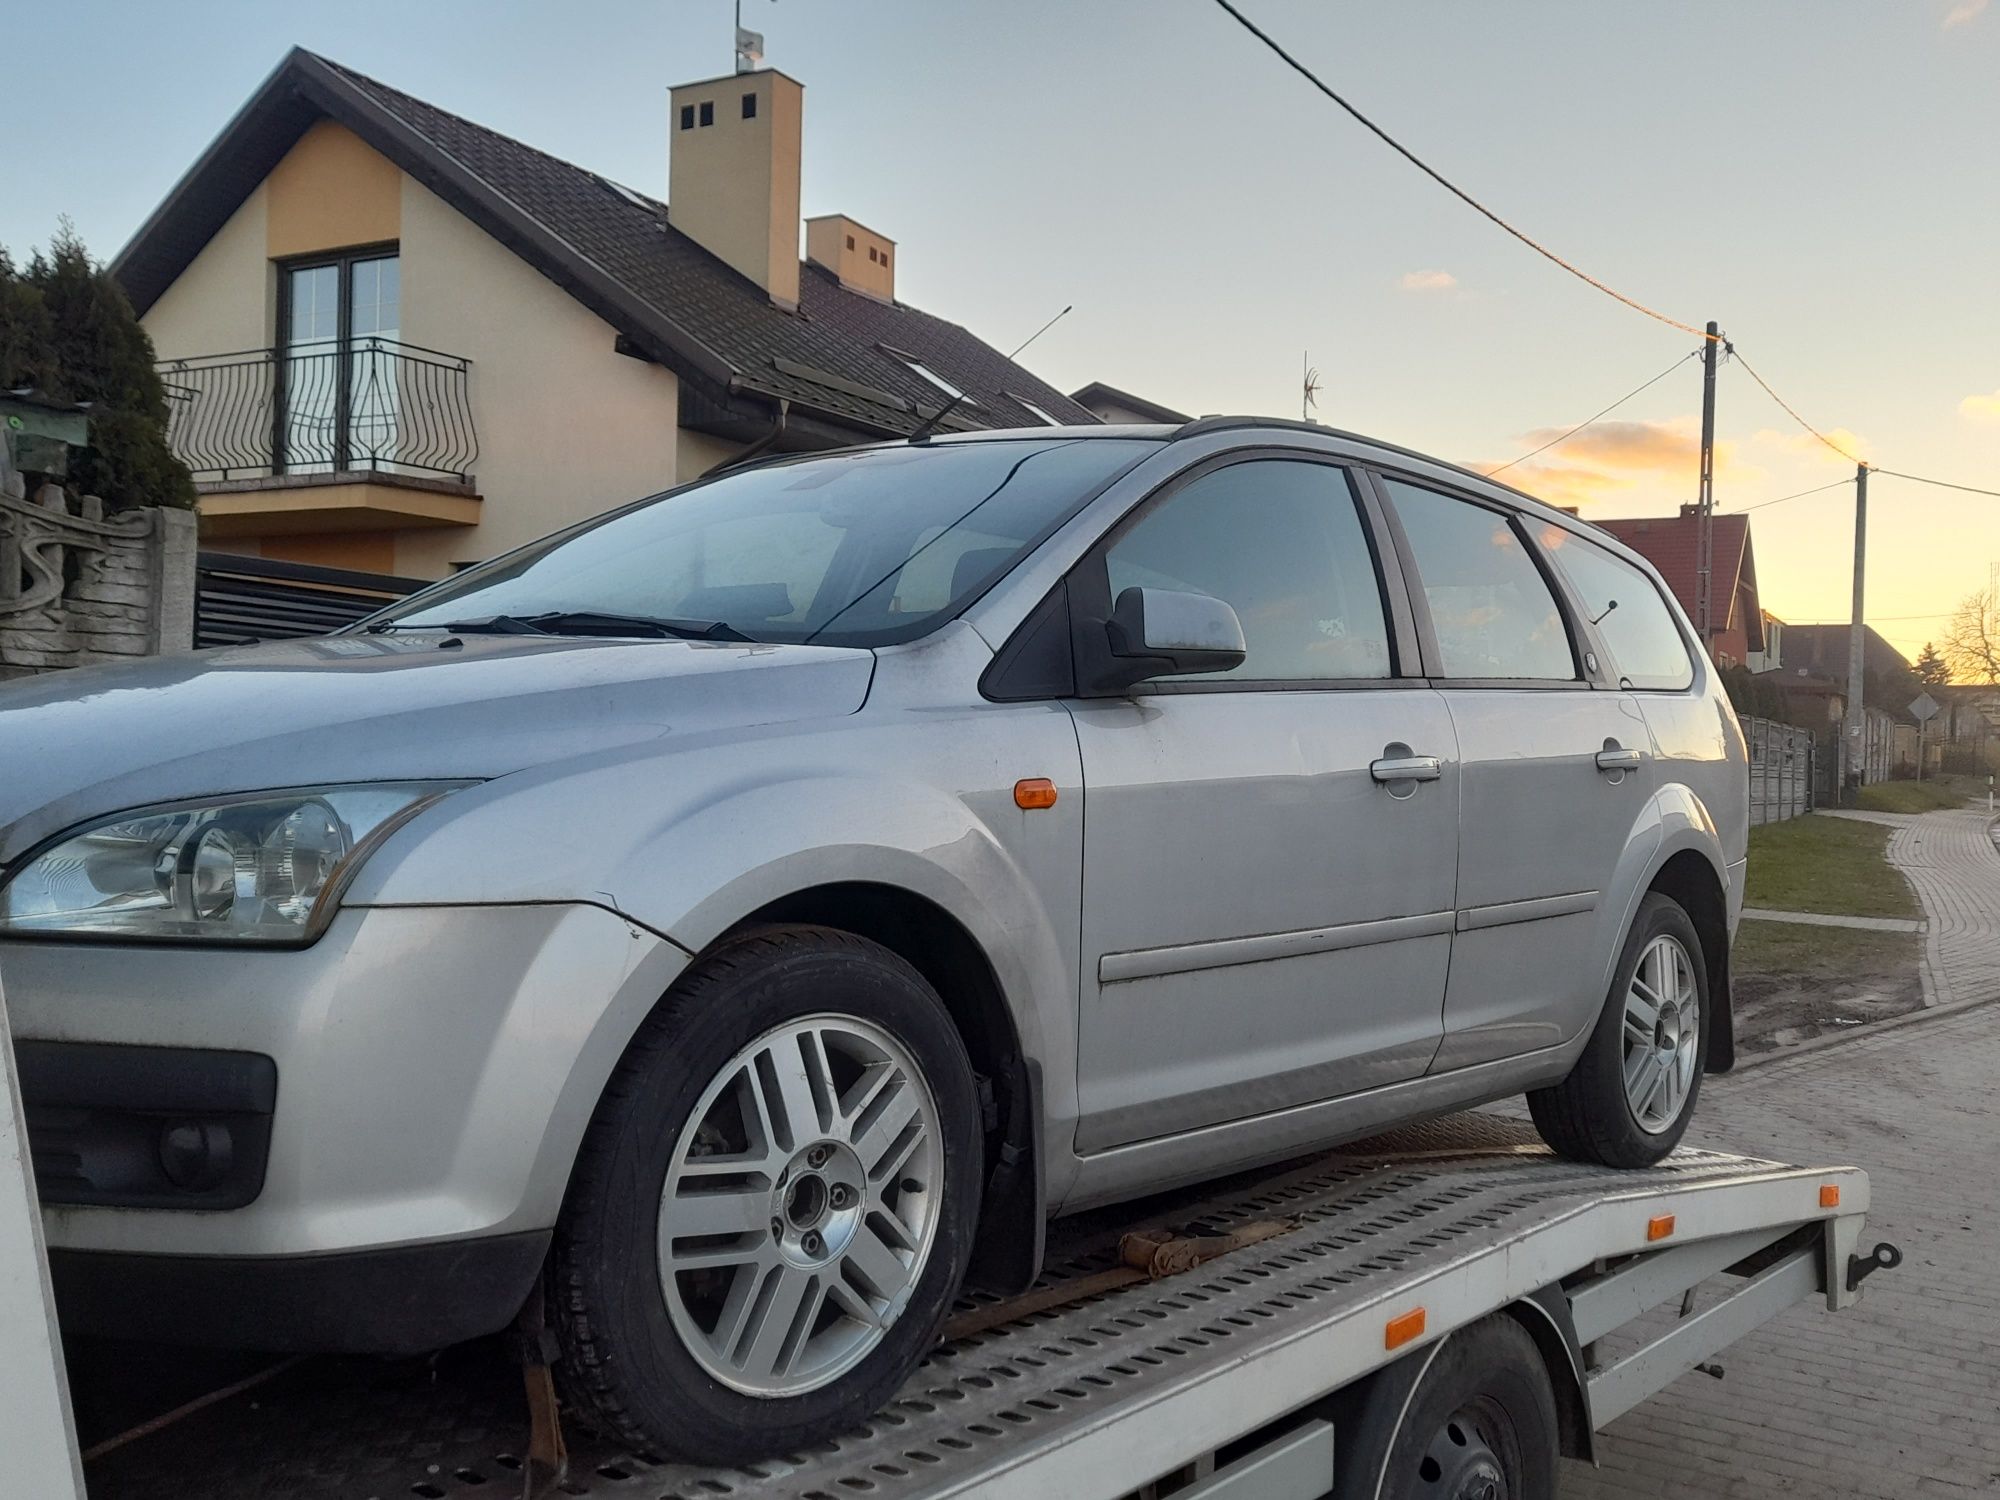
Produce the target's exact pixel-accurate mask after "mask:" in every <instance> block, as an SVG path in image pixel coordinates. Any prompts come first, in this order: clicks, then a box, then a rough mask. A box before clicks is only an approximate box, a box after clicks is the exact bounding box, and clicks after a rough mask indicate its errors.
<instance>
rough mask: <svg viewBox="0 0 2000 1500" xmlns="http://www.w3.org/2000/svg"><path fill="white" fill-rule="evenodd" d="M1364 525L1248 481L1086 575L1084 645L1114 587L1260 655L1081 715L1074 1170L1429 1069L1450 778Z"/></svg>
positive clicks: (1340, 492) (1448, 742) (1252, 471)
mask: <svg viewBox="0 0 2000 1500" xmlns="http://www.w3.org/2000/svg"><path fill="white" fill-rule="evenodd" d="M1373 505H1374V501H1373V498H1372V496H1364V495H1363V494H1362V493H1361V492H1360V491H1358V490H1357V489H1356V488H1355V487H1354V483H1353V480H1352V478H1351V476H1350V474H1349V472H1348V471H1347V470H1346V469H1344V468H1342V467H1339V466H1337V465H1334V464H1329V463H1324V462H1319V461H1315V460H1312V459H1309V458H1304V457H1276V456H1259V457H1252V458H1237V459H1235V460H1234V461H1225V462H1222V463H1220V464H1217V465H1211V466H1208V467H1206V468H1204V469H1201V470H1197V471H1195V472H1194V473H1192V474H1191V475H1189V476H1184V478H1183V479H1182V480H1180V481H1177V482H1176V483H1174V484H1173V485H1170V486H1169V487H1168V488H1167V490H1166V491H1165V492H1163V493H1161V494H1159V495H1156V496H1154V497H1153V498H1152V499H1150V500H1149V501H1148V502H1147V503H1146V504H1145V505H1143V506H1141V507H1140V508H1139V510H1138V511H1137V512H1135V514H1134V515H1133V516H1132V517H1131V518H1129V519H1128V520H1127V521H1126V522H1125V523H1123V524H1122V525H1121V526H1120V527H1119V528H1118V529H1117V530H1116V531H1114V532H1113V534H1112V536H1111V538H1110V539H1109V540H1108V542H1107V543H1105V544H1103V545H1102V546H1100V548H1099V549H1098V551H1097V552H1096V553H1094V554H1093V555H1092V556H1091V557H1090V558H1088V559H1086V561H1085V562H1084V563H1083V564H1082V565H1081V566H1080V567H1079V568H1078V569H1077V570H1076V572H1074V573H1073V574H1072V575H1071V599H1072V601H1073V608H1074V609H1075V611H1076V615H1077V618H1078V622H1079V623H1078V629H1079V631H1089V630H1091V629H1093V628H1094V629H1096V630H1099V631H1101V630H1102V628H1103V624H1102V621H1103V618H1104V615H1105V613H1106V611H1107V610H1108V608H1109V604H1110V601H1111V600H1112V599H1114V598H1115V597H1116V595H1117V593H1118V591H1120V590H1122V589H1125V588H1129V587H1134V586H1139V587H1153V588H1164V589H1176V590H1186V591H1194V592H1199V593H1204V594H1209V595H1211V596H1213V597H1215V598H1219V599H1222V600H1224V601H1225V602H1227V603H1228V604H1230V605H1231V606H1232V607H1233V608H1234V609H1235V610H1236V612H1237V614H1238V616H1239V617H1240V619H1241V620H1242V623H1243V630H1244V636H1245V640H1246V643H1247V645H1248V648H1249V654H1248V657H1247V659H1246V660H1245V661H1244V663H1243V664H1242V665H1241V666H1240V667H1238V668H1235V669H1233V670H1231V671H1228V672H1223V673H1214V674H1208V675H1205V676H1201V677H1176V678H1172V679H1167V680H1162V681H1157V682H1152V683H1141V684H1140V685H1139V686H1138V687H1136V688H1134V689H1132V690H1131V691H1130V692H1129V693H1127V694H1124V695H1121V696H1118V697H1115V698H1086V699H1078V700H1073V701H1072V702H1071V704H1070V708H1071V711H1072V714H1073V716H1074V718H1075V722H1076V729H1077V736H1078V740H1079V743H1080V745H1081V748H1082V753H1083V779H1084V785H1085V788H1086V792H1085V809H1086V811H1085V819H1084V862H1083V923H1082V942H1083V953H1082V958H1083V965H1082V967H1083V986H1082V995H1081V997H1080V1001H1081V1005H1080V1015H1079V1021H1078V1027H1079V1034H1078V1047H1079V1056H1078V1087H1079V1097H1080V1104H1081V1114H1082V1118H1081V1120H1080V1122H1079V1128H1078V1135H1077V1140H1078V1146H1079V1149H1081V1150H1083V1151H1086V1152H1088V1151H1095V1150H1101V1149H1104V1148H1107V1147H1111V1146H1117V1145H1121V1144H1126V1143H1130V1142H1137V1141H1143V1140H1149V1139H1154V1138H1157V1137H1162V1136H1168V1135H1173V1134H1177V1133H1179V1132H1182V1131H1186V1130H1191V1129H1196V1128H1199V1127H1201V1126H1205V1125H1212V1124H1217V1123H1220V1122H1223V1121H1228V1120H1234V1119H1241V1118H1245V1117H1249V1116H1252V1115H1258V1114H1264V1113H1268V1112H1270V1111H1273V1110H1278V1109H1284V1108H1287V1107H1289V1106H1293V1105H1297V1104H1302V1103H1307V1102H1311V1101H1315V1100H1319V1099H1324V1098H1330V1097H1333V1096H1335V1095H1339V1094H1345V1093H1350V1092H1353V1091H1356V1090H1359V1089H1365V1088H1370V1087H1375V1086H1378V1085H1382V1084H1388V1083H1394V1082H1397V1081H1399V1080H1402V1079H1407V1078H1412V1077H1416V1076H1418V1075H1420V1074H1422V1073H1423V1071H1424V1069H1425V1068H1426V1067H1427V1066H1428V1064H1429V1063H1430V1060H1431V1057H1432V1054H1433V1053H1434V1052H1435V1051H1436V1050H1437V1045H1438V1039H1439V1035H1440V1031H1441V1025H1442V1022H1441V1010H1442V1005H1443V1000H1444V985H1445V975H1446V969H1447V966H1448V962H1449V958H1450V945H1451V925H1452V884H1453V878H1454V872H1453V864H1454V857H1455V844H1456V836H1455V833H1454V828H1453V823H1454V818H1455V814H1456V810H1457V793H1458V787H1457V765H1456V760H1457V756H1456V751H1455V747H1454V744H1453V740H1452V733H1451V722H1450V719H1449V717H1448V715H1447V714H1446V712H1445V708H1444V704H1443V701H1442V700H1441V699H1440V698H1439V697H1438V695H1437V694H1436V693H1434V692H1433V691H1431V689H1430V688H1429V687H1428V686H1427V685H1426V684H1425V683H1424V682H1423V681H1422V679H1421V677H1420V676H1419V675H1417V672H1418V663H1417V662H1416V660H1415V659H1414V658H1415V655H1416V652H1415V649H1414V646H1415V641H1414V635H1413V633H1412V632H1411V630H1410V629H1409V613H1408V606H1407V602H1406V601H1405V600H1403V598H1402V594H1401V589H1400V583H1399V582H1397V581H1396V579H1395V574H1394V570H1395V564H1394V560H1393V558H1387V559H1385V558H1384V557H1383V556H1379V555H1378V553H1377V551H1376V549H1375V547H1374V545H1373V543H1372V541H1371V531H1370V529H1369V527H1368V526H1367V525H1366V524H1365V512H1366V511H1367V510H1368V509H1371V508H1372V507H1373ZM1385 563H1386V565H1385ZM1392 599H1394V600H1395V601H1396V603H1395V607H1393V608H1392V605H1391V600H1392ZM1398 622H1400V625H1401V627H1402V628H1401V629H1400V630H1399V629H1398V628H1397V623H1398ZM1399 635H1400V636H1401V637H1402V639H1403V641H1404V642H1406V643H1407V644H1406V645H1405V646H1404V647H1403V648H1402V649H1400V650H1399V648H1398V644H1397V641H1398V637H1399ZM1080 639H1081V637H1080ZM1399 767H1400V768H1401V769H1400V770H1399V769H1398V768H1399Z"/></svg>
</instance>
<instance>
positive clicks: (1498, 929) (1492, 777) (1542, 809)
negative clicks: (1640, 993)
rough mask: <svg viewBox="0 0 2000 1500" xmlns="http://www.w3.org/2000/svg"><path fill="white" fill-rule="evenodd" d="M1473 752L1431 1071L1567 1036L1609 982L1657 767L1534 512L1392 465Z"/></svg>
mask: <svg viewBox="0 0 2000 1500" xmlns="http://www.w3.org/2000/svg"><path fill="white" fill-rule="evenodd" d="M1381 486H1382V492H1383V495H1384V499H1385V502H1386V505H1387V507H1388V513H1389V515H1390V516H1391V517H1392V526H1393V529H1394V530H1395V532H1396V534H1397V541H1398V544H1399V549H1400V550H1401V551H1402V553H1403V555H1404V557H1405V562H1406V571H1407V572H1408V573H1409V575H1410V576H1411V578H1412V580H1413V581H1412V586H1411V587H1412V595H1413V602H1415V603H1416V604H1417V605H1418V612H1419V630H1420V634H1421V635H1422V638H1423V647H1424V652H1425V659H1426V667H1427V669H1428V670H1429V671H1430V672H1431V673H1432V680H1433V683H1434V685H1435V686H1436V688H1437V690H1438V692H1439V694H1440V695H1441V697H1442V698H1443V700H1444V702H1445V705H1446V708H1447V710H1448V712H1449V713H1450V715H1451V720H1452V729H1453V734H1454V736H1455V738H1456V740H1457V743H1458V747H1459V756H1460V762H1461V764H1460V772H1459V808H1458V883H1457V898H1456V899H1457V908H1458V909H1457V920H1456V924H1455V925H1456V935H1455V937H1454V938H1453V942H1452V959H1451V975H1450V979H1449V981H1448V984H1447V986H1446V992H1445V1001H1444V1039H1443V1042H1442V1045H1441V1046H1440V1047H1439V1049H1438V1053H1437V1056H1436V1058H1435V1060H1434V1061H1433V1062H1432V1064H1431V1071H1433V1072H1446V1071H1450V1070H1452V1069H1455V1068H1463V1067H1469V1066H1472V1065H1474V1064H1477V1063H1483V1062H1491V1061H1494V1060H1496V1059H1500V1058H1506V1057H1512V1056H1518V1055H1521V1054H1524V1053H1528V1052H1534V1051H1539V1050H1542V1049H1544V1048H1548V1047H1553V1046H1556V1045H1558V1044H1560V1043H1562V1042H1564V1041H1566V1040H1568V1039H1569V1038H1571V1037H1573V1036H1574V1035H1575V1034H1576V1033H1577V1032H1578V1030H1580V1029H1581V1028H1582V1027H1583V1026H1585V1025H1587V1024H1589V1022H1590V1020H1591V1019H1592V1017H1593V1016H1594V1015H1595V1013H1596V1008H1597V1004H1598V1002H1599V1001H1601V999H1602V992H1601V991H1602V982H1603V981H1602V972H1601V971H1602V967H1603V965H1602V963H1601V962H1600V960H1599V957H1598V955H1599V953H1600V951H1601V949H1602V947H1603V942H1602V939H1601V928H1602V924H1603V921H1604V918H1603V915H1602V913H1603V911H1604V910H1605V908H1606V903H1607V901H1612V902H1613V903H1614V904H1622V903H1618V902H1616V900H1615V881H1616V878H1617V872H1618V870H1619V868H1620V865H1621V862H1622V861H1623V860H1624V858H1625V856H1626V852H1627V848H1628V845H1629V844H1630V842H1631V840H1632V838H1633V830H1634V828H1635V826H1637V825H1639V824H1640V822H1641V821H1642V820H1643V818H1644V816H1645V812H1646V803H1647V792H1648V788H1649V786H1650V785H1651V783H1652V781H1653V777H1654V765H1653V757H1652V755H1651V748H1652V737H1651V735H1650V733H1649V732H1648V730H1647V728H1646V722H1645V719H1644V716H1643V715H1642V714H1641V713H1640V711H1639V709H1638V706H1637V704H1636V703H1635V702H1633V700H1632V697H1631V695H1630V694H1629V693H1624V692H1620V691H1616V690H1613V689H1610V688H1608V687H1607V685H1606V684H1604V682H1603V681H1602V677H1601V674H1600V673H1599V672H1598V670H1597V668H1596V664H1595V662H1594V659H1593V658H1591V657H1590V655H1589V654H1588V646H1587V644H1586V643H1585V642H1584V641H1583V640H1582V636H1581V631H1580V627H1578V626H1577V624H1576V621H1575V618H1574V616H1575V603H1574V600H1573V599H1572V598H1571V596H1570V595H1569V594H1568V592H1567V590H1566V589H1565V587H1564V585H1563V582H1562V580H1561V578H1560V577H1559V576H1558V575H1557V574H1556V573H1555V572H1554V570H1553V568H1552V566H1551V565H1550V564H1549V562H1548V560H1547V558H1546V556H1545V554H1544V553H1542V552H1541V551H1539V550H1538V548H1537V544H1536V543H1535V542H1534V541H1533V540H1532V538H1531V536H1530V534H1529V532H1528V530H1527V528H1526V526H1525V525H1524V524H1523V523H1522V521H1521V519H1520V517H1519V516H1518V515H1517V514H1516V513H1514V512H1511V511H1509V510H1508V509H1506V508H1504V507H1500V506H1496V505H1494V504H1492V503H1491V502H1487V501H1482V500H1475V499H1472V498H1469V497H1466V496H1463V495H1455V494H1451V493H1449V492H1448V491H1445V490H1443V489H1441V488H1438V487H1433V486H1431V485H1428V484H1419V483H1416V482H1414V481H1409V480H1404V479H1401V478H1398V477H1395V476H1383V477H1382V480H1381Z"/></svg>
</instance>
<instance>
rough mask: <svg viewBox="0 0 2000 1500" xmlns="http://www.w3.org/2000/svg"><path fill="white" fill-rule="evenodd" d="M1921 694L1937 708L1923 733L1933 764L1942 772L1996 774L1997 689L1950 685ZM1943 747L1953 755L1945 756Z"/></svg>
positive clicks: (1999, 757)
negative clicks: (1932, 753) (1929, 699)
mask: <svg viewBox="0 0 2000 1500" xmlns="http://www.w3.org/2000/svg"><path fill="white" fill-rule="evenodd" d="M1925 691H1926V692H1928V693H1929V694H1930V695H1931V697H1933V698H1935V699H1936V700H1937V702H1938V705H1939V712H1938V715H1937V717H1936V718H1934V719H1932V720H1931V722H1930V724H1929V726H1928V728H1927V730H1926V738H1927V739H1928V740H1929V742H1930V744H1931V746H1932V748H1933V749H1934V750H1936V751H1937V759H1936V762H1935V763H1937V764H1942V765H1944V768H1945V769H1946V770H1958V771H1971V770H1977V769H1984V770H1985V771H1986V772H1987V773H1988V774H1992V773H1993V772H1995V771H2000V687H1995V686H1991V685H1987V684H1981V683H1970V682H1953V683H1946V684H1945V685H1943V686H1941V687H1933V688H1926V689H1925ZM1947 748H1949V750H1951V751H1952V752H1955V753H1954V754H1952V755H1950V756H1949V757H1947V756H1946V754H1945V751H1946V749H1947ZM1947 760H1948V761H1949V763H1948V764H1947V763H1946V762H1947Z"/></svg>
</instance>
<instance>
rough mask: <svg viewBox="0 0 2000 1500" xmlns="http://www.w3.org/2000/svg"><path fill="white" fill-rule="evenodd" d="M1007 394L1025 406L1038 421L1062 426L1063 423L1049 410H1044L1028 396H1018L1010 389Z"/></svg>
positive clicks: (1020, 405) (1018, 403)
mask: <svg viewBox="0 0 2000 1500" xmlns="http://www.w3.org/2000/svg"><path fill="white" fill-rule="evenodd" d="M1007 394H1008V396H1009V397H1011V398H1012V400H1013V402H1014V404H1015V405H1016V406H1019V407H1022V408H1024V409H1025V410H1026V411H1027V412H1028V413H1029V414H1030V415H1031V416H1033V417H1034V418H1035V419H1036V420H1037V421H1040V422H1042V423H1044V424H1045V425H1047V426H1050V427H1060V426H1062V423H1060V422H1058V421H1057V420H1056V419H1055V418H1054V417H1052V416H1050V415H1049V414H1048V413H1047V412H1045V411H1043V410H1042V409H1041V407H1039V406H1037V405H1035V403H1034V402H1032V401H1030V400H1029V399H1028V398H1027V397H1026V396H1016V395H1014V393H1013V392H1012V391H1009V392H1008V393H1007Z"/></svg>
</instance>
